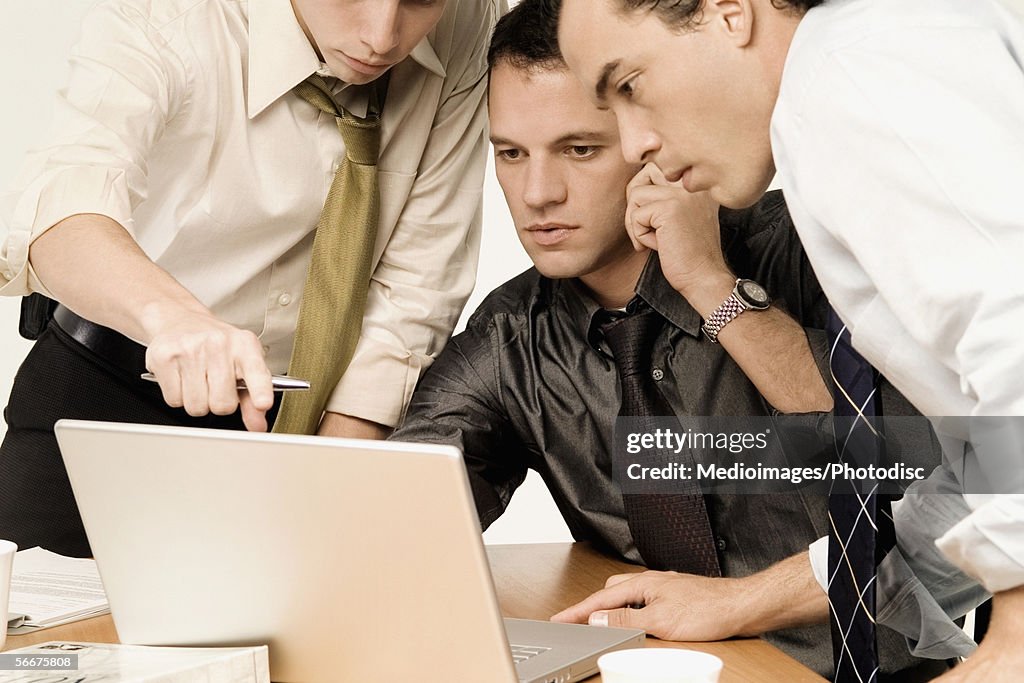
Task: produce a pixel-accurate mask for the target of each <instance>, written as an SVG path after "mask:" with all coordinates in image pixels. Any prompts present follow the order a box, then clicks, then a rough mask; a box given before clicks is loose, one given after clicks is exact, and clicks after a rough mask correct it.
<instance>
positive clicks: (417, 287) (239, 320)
mask: <svg viewBox="0 0 1024 683" xmlns="http://www.w3.org/2000/svg"><path fill="white" fill-rule="evenodd" d="M501 4H502V2H501V1H500V0H449V2H448V4H447V7H446V9H445V12H444V16H443V17H442V18H441V20H440V22H439V23H438V25H437V27H436V28H435V30H434V31H433V32H432V33H431V34H429V35H428V36H427V38H425V39H424V40H423V41H422V42H421V43H420V44H419V45H417V47H416V48H415V49H414V50H413V52H412V55H411V57H410V58H409V59H406V60H405V61H404V62H402V63H401V64H399V65H397V66H396V67H394V68H393V69H392V74H391V82H390V87H389V91H388V97H387V101H386V104H385V107H384V115H383V127H382V147H381V156H380V163H379V177H380V187H381V215H380V223H379V227H378V235H377V240H376V248H375V250H374V253H373V270H372V272H373V276H372V281H371V284H370V289H369V297H368V302H367V307H366V313H365V317H364V321H363V330H362V336H361V339H360V341H359V344H358V346H357V348H356V351H355V355H354V358H353V360H352V363H351V365H350V367H349V369H348V371H347V372H346V374H345V376H344V378H343V379H342V381H341V382H340V383H339V385H338V386H337V388H336V390H335V391H334V393H333V395H332V396H331V398H330V401H329V402H328V405H327V409H328V410H329V411H332V412H338V413H344V414H348V415H354V416H357V417H362V418H365V419H369V420H373V421H375V422H379V423H382V424H386V425H395V424H397V423H398V422H399V420H400V418H401V416H402V414H403V412H404V409H405V405H406V404H407V403H408V399H409V397H410V396H411V392H412V390H413V388H414V386H415V384H416V381H417V380H418V378H419V375H420V373H421V372H422V371H423V370H424V369H425V368H426V367H427V366H428V365H429V364H430V362H432V360H433V358H434V357H435V356H436V354H437V353H438V352H440V350H441V348H442V347H443V346H444V344H445V343H446V341H447V339H448V336H449V334H450V332H451V329H452V328H453V327H454V325H455V322H456V320H457V318H458V315H459V313H460V311H461V309H462V306H463V305H464V304H465V300H466V298H467V297H468V296H469V293H470V291H471V289H472V287H473V282H474V279H475V275H476V261H477V254H478V248H479V227H480V217H481V202H482V183H483V173H484V168H485V160H486V149H487V130H486V109H485V106H486V87H487V86H486V72H487V64H486V48H487V44H488V40H489V36H490V32H491V29H492V28H493V26H494V23H495V21H496V19H497V17H498V13H499V5H501ZM324 69H325V67H323V65H321V63H320V61H319V59H318V57H317V55H316V53H315V52H314V50H313V48H312V47H311V45H310V43H309V41H308V39H307V38H306V36H305V34H304V33H303V32H302V29H301V28H300V27H299V25H298V22H297V21H296V18H295V15H294V13H293V11H292V8H291V4H290V2H289V0H248V1H246V0H241V1H239V0H199V1H198V2H197V1H196V0H163V1H161V2H151V1H149V0H106V1H104V2H102V3H100V4H99V5H98V6H97V7H96V8H95V9H94V10H92V11H91V13H90V14H89V15H88V17H87V18H86V20H85V22H84V25H83V28H82V38H81V41H80V43H79V44H78V45H77V46H76V47H75V49H74V50H73V53H72V57H71V70H70V80H69V83H68V85H67V87H66V88H64V89H63V90H62V91H61V92H60V94H59V97H58V100H57V107H56V111H55V114H54V124H53V131H52V133H51V135H50V136H49V137H48V138H47V141H46V144H45V146H43V147H42V148H40V149H38V150H36V151H34V152H33V153H32V154H30V156H29V157H28V159H27V161H26V163H25V166H24V168H23V170H22V172H21V174H20V179H19V181H18V182H17V186H16V187H15V188H14V190H13V191H12V192H11V193H9V194H8V195H6V196H5V197H4V198H3V203H2V207H0V221H2V222H3V224H4V226H5V228H6V230H5V232H6V238H5V239H4V241H3V242H2V243H0V278H2V279H0V285H2V286H0V294H3V295H15V296H16V295H22V294H25V293H27V292H29V291H41V292H43V293H46V290H45V288H44V287H43V286H42V285H41V284H40V282H39V280H38V279H37V278H36V277H35V274H34V273H33V271H32V268H31V266H30V265H29V264H28V262H27V255H28V249H29V245H30V244H31V243H32V241H33V240H34V239H35V238H37V237H38V236H39V235H40V234H42V233H43V232H45V231H46V230H47V229H48V228H50V227H51V226H53V225H54V224H56V223H58V222H59V221H61V220H62V219H64V218H66V217H68V216H71V215H74V214H80V213H94V214H102V215H105V216H108V217H110V218H112V219H114V220H115V221H117V222H118V223H120V224H121V225H122V226H124V227H125V228H126V229H127V230H128V231H129V232H130V233H131V234H132V236H133V237H134V238H135V239H136V240H137V241H138V243H139V244H140V245H141V247H142V249H143V250H144V251H145V252H146V254H147V255H148V256H149V257H150V258H151V259H153V261H154V262H156V263H157V264H158V265H159V266H161V267H162V268H164V269H165V270H167V271H168V272H169V273H170V274H171V275H173V276H174V277H175V278H176V279H177V280H178V281H179V282H180V283H181V284H182V285H184V286H185V287H186V288H187V289H189V290H190V291H191V292H192V293H193V294H194V295H195V296H196V297H197V298H198V299H199V300H200V301H202V302H203V303H204V304H205V305H206V306H208V307H210V308H211V309H212V310H213V312H214V313H215V314H216V315H217V316H218V317H219V318H221V319H222V320H224V321H226V322H229V323H231V324H233V325H236V326H238V327H240V328H243V329H248V330H251V331H253V332H255V333H257V334H258V335H259V336H260V338H261V340H262V342H263V344H264V350H265V351H266V354H267V362H268V365H269V367H270V369H271V370H272V371H273V372H277V373H281V372H285V371H286V370H287V367H288V362H289V358H290V356H291V350H292V344H293V337H294V331H295V326H296V321H297V318H298V310H299V304H300V303H301V297H302V290H303V283H304V281H305V273H306V268H307V265H308V262H309V258H310V252H311V246H312V238H313V230H314V228H315V226H316V223H317V219H318V217H319V214H320V211H321V208H322V207H323V202H324V198H325V197H326V195H327V190H328V188H329V187H330V184H331V181H332V179H333V177H334V171H335V168H336V166H337V163H338V160H340V159H342V158H343V154H344V147H343V143H342V140H341V136H340V135H339V133H338V129H337V126H336V125H335V123H334V121H333V119H332V118H331V117H329V116H326V115H324V114H322V113H321V112H319V111H318V110H317V109H315V108H314V107H312V106H311V105H309V104H308V103H307V102H305V101H303V100H301V99H300V98H299V97H298V96H296V95H295V94H293V93H292V92H291V89H292V88H293V87H294V86H295V85H296V84H297V83H299V82H301V81H302V80H303V79H305V78H306V77H307V76H308V75H310V74H311V73H313V72H315V71H320V72H321V73H324ZM340 99H341V100H342V101H343V103H344V104H346V105H347V106H349V107H351V109H352V111H353V113H355V114H359V115H361V114H364V113H365V109H366V104H367V103H366V96H365V91H364V92H363V94H362V95H361V96H360V95H356V94H354V93H349V92H347V91H346V92H341V93H340Z"/></svg>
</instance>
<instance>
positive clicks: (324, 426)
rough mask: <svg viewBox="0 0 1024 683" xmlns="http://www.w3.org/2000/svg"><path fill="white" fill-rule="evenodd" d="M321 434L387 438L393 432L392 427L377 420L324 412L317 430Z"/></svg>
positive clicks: (350, 437) (355, 437)
mask: <svg viewBox="0 0 1024 683" xmlns="http://www.w3.org/2000/svg"><path fill="white" fill-rule="evenodd" d="M317 434H319V435H320V436H340V437H345V438H349V439H375V440H381V439H386V438H388V436H389V435H390V434H391V428H390V427H386V426H384V425H382V424H377V423H376V422H371V421H369V420H364V419H362V418H358V417H353V416H351V415H342V414H340V413H330V412H328V413H324V418H323V420H321V422H320V428H319V429H318V430H317Z"/></svg>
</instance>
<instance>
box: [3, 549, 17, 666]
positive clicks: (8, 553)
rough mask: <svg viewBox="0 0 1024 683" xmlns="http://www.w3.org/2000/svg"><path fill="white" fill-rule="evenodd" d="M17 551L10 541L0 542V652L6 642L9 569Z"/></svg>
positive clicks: (12, 565)
mask: <svg viewBox="0 0 1024 683" xmlns="http://www.w3.org/2000/svg"><path fill="white" fill-rule="evenodd" d="M17 550H18V546H16V545H14V544H13V543H11V542H10V541H0V650H3V649H4V643H6V642H7V603H8V600H9V598H10V596H11V569H12V568H13V567H14V553H15V552H17Z"/></svg>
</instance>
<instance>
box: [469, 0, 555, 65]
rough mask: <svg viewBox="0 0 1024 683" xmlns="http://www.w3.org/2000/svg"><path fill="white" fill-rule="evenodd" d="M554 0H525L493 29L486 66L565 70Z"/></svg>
mask: <svg viewBox="0 0 1024 683" xmlns="http://www.w3.org/2000/svg"><path fill="white" fill-rule="evenodd" d="M560 5H561V3H560V2H555V1H554V0H522V2H520V3H519V4H518V5H516V6H515V7H513V8H512V10H511V11H509V12H508V14H506V15H505V16H503V17H502V18H501V19H500V20H499V21H498V23H497V25H496V26H495V27H494V33H493V34H492V35H491V46H490V48H489V49H488V50H487V66H488V68H489V69H494V67H496V66H497V65H498V64H500V63H502V62H506V63H508V64H509V65H510V66H513V67H515V68H517V69H527V70H529V69H562V68H566V64H565V60H564V59H563V58H562V52H561V50H559V49H558V10H559V7H560Z"/></svg>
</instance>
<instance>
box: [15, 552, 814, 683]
mask: <svg viewBox="0 0 1024 683" xmlns="http://www.w3.org/2000/svg"><path fill="white" fill-rule="evenodd" d="M487 553H488V555H489V556H490V559H491V568H492V571H493V574H494V584H495V586H496V588H497V592H498V600H499V602H500V603H501V610H502V613H503V614H504V615H505V616H508V617H520V618H525V619H547V618H548V617H549V616H551V615H552V614H554V613H555V612H559V611H561V610H562V609H564V608H565V607H568V606H569V605H572V604H573V603H576V602H578V601H580V600H582V599H583V598H585V597H586V596H587V595H589V594H590V593H592V592H593V591H595V590H598V589H599V588H601V587H602V586H604V581H605V579H606V578H607V577H608V576H609V575H611V574H618V573H622V572H633V571H639V569H638V568H637V567H636V566H635V565H630V564H626V563H624V562H619V561H617V560H613V559H611V558H608V557H605V556H604V555H601V554H599V553H597V552H595V551H594V550H592V549H591V548H590V547H589V546H587V545H586V544H583V543H549V544H531V545H497V546H488V548H487ZM48 640H80V641H91V642H103V643H116V642H117V631H116V630H115V629H114V622H113V621H112V620H111V618H110V616H109V615H108V616H104V617H96V618H93V619H88V620H86V621H79V622H76V623H74V624H68V625H66V626H59V627H57V628H51V629H47V630H44V631H40V632H38V633H34V634H31V635H24V636H10V637H9V638H8V639H7V646H6V648H5V649H14V648H19V647H26V646H28V645H32V644H34V643H42V642H45V641H48ZM647 646H648V647H686V648H690V649H693V650H700V651H702V652H709V653H711V654H713V655H717V656H718V657H721V658H722V660H723V661H725V670H724V671H723V673H722V678H721V683H765V682H766V681H771V682H774V681H786V682H787V683H804V682H807V683H812V682H818V683H821V682H822V681H824V680H825V679H824V678H821V677H820V676H818V675H817V674H815V673H814V672H813V671H811V670H810V669H808V668H806V667H805V666H803V665H802V664H800V663H799V662H797V661H796V660H795V659H793V658H792V657H789V656H788V655H786V654H784V653H782V652H781V651H780V650H778V649H776V648H774V647H772V646H771V645H769V644H768V643H766V642H764V641H763V640H760V639H759V638H744V639H737V640H729V641H724V642H716V643H666V642H663V641H660V640H657V639H654V638H648V639H647ZM600 680H601V678H600V677H595V678H592V679H590V681H589V682H588V683H600Z"/></svg>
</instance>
